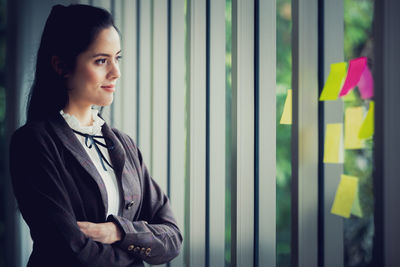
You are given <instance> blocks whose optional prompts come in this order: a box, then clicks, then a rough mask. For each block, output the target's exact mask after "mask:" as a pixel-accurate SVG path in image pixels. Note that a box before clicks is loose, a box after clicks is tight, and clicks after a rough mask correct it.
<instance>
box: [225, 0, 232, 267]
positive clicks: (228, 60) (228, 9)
mask: <svg viewBox="0 0 400 267" xmlns="http://www.w3.org/2000/svg"><path fill="white" fill-rule="evenodd" d="M225 38H226V41H225V81H226V83H225V84H226V136H225V137H226V141H225V142H226V143H225V144H226V145H225V153H226V154H225V155H226V163H225V164H226V165H225V171H226V179H225V181H226V182H225V183H226V190H225V266H231V233H232V231H231V180H232V178H231V177H232V157H231V155H232V145H231V144H232V0H226V2H225Z"/></svg>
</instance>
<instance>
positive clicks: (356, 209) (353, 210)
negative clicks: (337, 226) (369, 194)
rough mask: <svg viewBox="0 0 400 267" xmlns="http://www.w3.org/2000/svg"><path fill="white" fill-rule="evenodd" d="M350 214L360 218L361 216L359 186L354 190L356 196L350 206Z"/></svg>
mask: <svg viewBox="0 0 400 267" xmlns="http://www.w3.org/2000/svg"><path fill="white" fill-rule="evenodd" d="M351 214H353V215H355V216H357V217H360V218H362V217H363V212H362V209H361V203H360V188H359V186H357V190H356V197H355V198H354V203H353V207H352V208H351Z"/></svg>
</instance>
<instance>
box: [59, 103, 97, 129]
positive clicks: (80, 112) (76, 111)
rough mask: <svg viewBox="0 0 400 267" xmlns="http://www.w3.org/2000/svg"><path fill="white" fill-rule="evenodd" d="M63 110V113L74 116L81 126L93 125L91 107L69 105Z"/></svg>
mask: <svg viewBox="0 0 400 267" xmlns="http://www.w3.org/2000/svg"><path fill="white" fill-rule="evenodd" d="M63 110H64V112H65V113H68V114H70V115H73V116H75V117H76V118H77V119H78V120H79V122H80V124H81V126H90V125H92V124H93V118H92V107H91V106H88V107H79V106H76V105H72V104H69V105H67V106H66V107H65V108H64V109H63Z"/></svg>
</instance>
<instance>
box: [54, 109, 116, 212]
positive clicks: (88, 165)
mask: <svg viewBox="0 0 400 267" xmlns="http://www.w3.org/2000/svg"><path fill="white" fill-rule="evenodd" d="M50 125H51V126H52V127H53V129H54V132H55V133H56V134H57V136H58V137H59V138H60V140H61V142H62V143H63V144H64V146H65V147H66V148H67V149H68V150H69V151H70V152H71V154H72V155H73V156H74V157H75V158H76V160H77V161H78V162H79V164H80V165H81V166H82V167H83V168H84V169H85V170H86V171H87V172H88V173H89V174H90V176H91V177H92V178H93V179H94V180H95V182H96V184H97V186H98V188H99V191H100V194H101V198H102V200H103V205H104V216H106V214H107V210H108V197H107V190H106V187H105V185H104V182H103V179H102V178H101V176H100V174H99V172H98V171H97V169H96V166H95V165H94V164H93V162H92V160H91V159H90V157H89V155H88V154H87V152H86V151H85V149H84V148H83V147H82V144H81V143H80V142H79V140H78V138H77V137H76V135H75V134H74V132H73V131H72V129H71V128H70V127H69V125H68V124H67V123H66V121H65V120H64V118H63V117H62V116H61V115H60V114H57V116H56V117H54V119H52V120H50ZM113 163H114V162H113Z"/></svg>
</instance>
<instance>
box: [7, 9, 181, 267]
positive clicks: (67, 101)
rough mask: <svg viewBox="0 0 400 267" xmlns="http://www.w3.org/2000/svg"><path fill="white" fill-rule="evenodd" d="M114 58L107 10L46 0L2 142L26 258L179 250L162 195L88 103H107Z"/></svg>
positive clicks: (96, 260)
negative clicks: (23, 108)
mask: <svg viewBox="0 0 400 267" xmlns="http://www.w3.org/2000/svg"><path fill="white" fill-rule="evenodd" d="M120 57H121V49H120V39H119V34H118V31H117V28H116V27H115V25H114V23H113V20H112V17H111V15H110V14H109V13H108V12H107V11H105V10H103V9H99V8H95V7H91V6H85V5H70V6H68V7H64V6H61V5H57V6H54V7H53V9H52V11H51V13H50V16H49V17H48V19H47V22H46V25H45V28H44V31H43V34H42V39H41V43H40V47H39V51H38V56H37V64H36V73H35V80H34V83H33V86H32V88H31V93H30V99H29V103H28V109H27V117H28V119H27V123H26V124H25V125H24V126H22V127H21V128H19V129H18V130H17V131H16V132H15V133H14V134H13V137H12V140H11V144H10V170H11V176H12V182H13V188H14V193H15V196H16V198H17V202H18V205H19V209H20V211H21V213H22V216H23V218H24V220H25V221H26V222H27V224H28V226H29V228H30V232H31V236H32V240H33V252H32V254H31V256H30V259H29V263H28V266H107V267H110V266H143V261H145V262H148V263H150V264H161V263H166V262H168V261H170V260H171V259H173V258H174V257H176V256H177V255H178V253H179V251H180V248H181V243H182V236H181V233H180V231H179V229H178V226H177V223H176V221H175V219H174V216H173V213H172V211H171V207H170V204H169V201H168V198H167V196H166V195H165V194H164V193H163V192H162V190H161V189H160V187H159V186H158V185H157V184H156V183H155V182H154V180H153V179H152V178H151V177H150V175H149V172H148V170H147V168H146V166H145V165H144V163H143V158H142V155H141V153H140V151H139V149H138V148H137V146H136V145H135V143H134V142H133V141H132V139H131V138H130V137H128V136H127V135H126V134H124V133H122V132H120V131H119V130H117V129H113V128H110V127H109V126H108V125H107V124H106V123H105V122H104V121H103V120H102V118H101V117H99V116H98V114H97V111H96V110H94V109H92V106H94V105H96V106H107V105H110V104H111V102H112V100H113V93H114V89H115V84H116V81H117V80H118V78H119V77H120V72H119V67H118V61H119V59H120Z"/></svg>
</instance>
